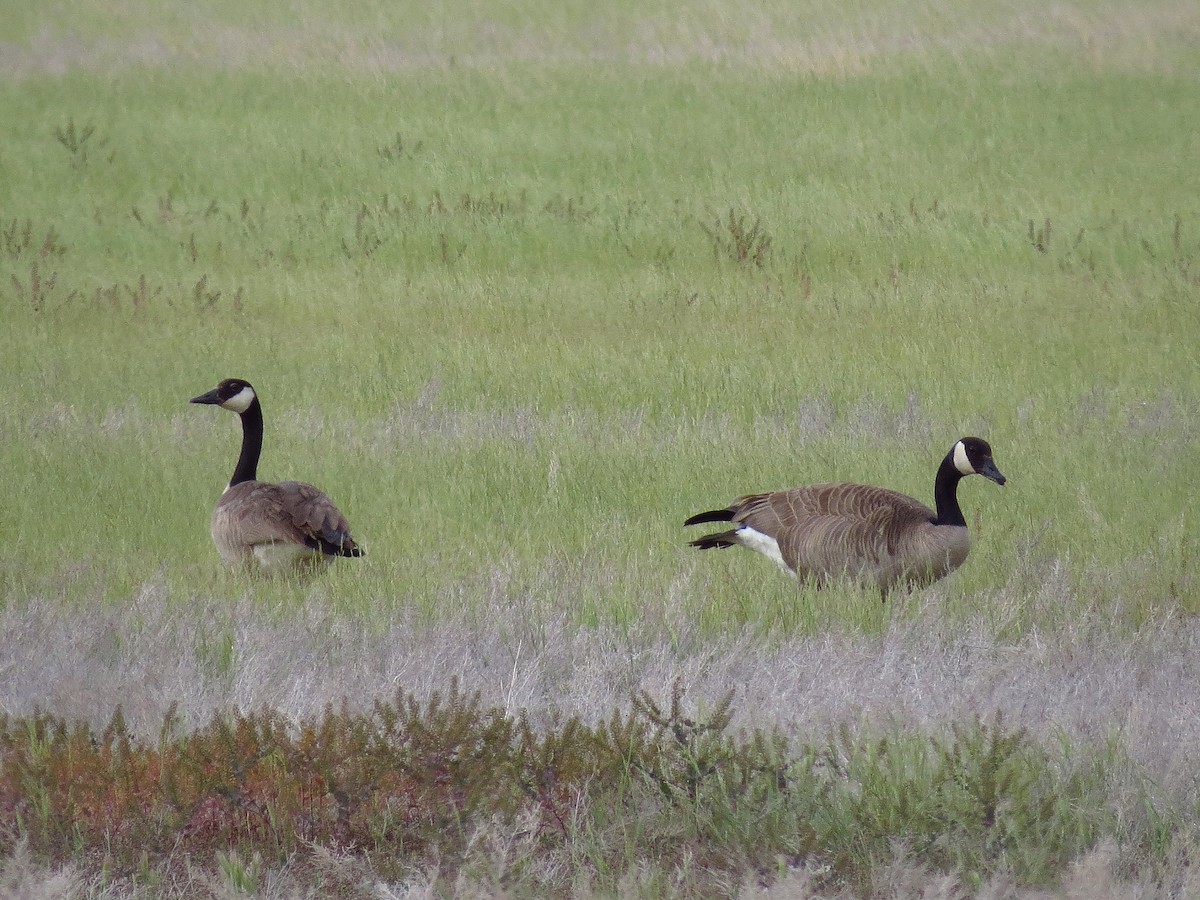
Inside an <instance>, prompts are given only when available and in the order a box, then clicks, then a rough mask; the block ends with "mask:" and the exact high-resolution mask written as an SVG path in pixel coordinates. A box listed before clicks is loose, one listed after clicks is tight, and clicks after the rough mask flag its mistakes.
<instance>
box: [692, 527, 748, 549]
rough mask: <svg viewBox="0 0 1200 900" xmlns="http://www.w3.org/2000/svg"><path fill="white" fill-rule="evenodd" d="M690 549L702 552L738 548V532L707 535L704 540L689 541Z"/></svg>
mask: <svg viewBox="0 0 1200 900" xmlns="http://www.w3.org/2000/svg"><path fill="white" fill-rule="evenodd" d="M688 546H689V547H696V548H698V549H700V550H722V549H724V548H725V547H736V546H738V539H737V531H736V530H735V531H719V532H717V533H716V534H706V535H705V536H704V537H702V538H696V540H694V541H688Z"/></svg>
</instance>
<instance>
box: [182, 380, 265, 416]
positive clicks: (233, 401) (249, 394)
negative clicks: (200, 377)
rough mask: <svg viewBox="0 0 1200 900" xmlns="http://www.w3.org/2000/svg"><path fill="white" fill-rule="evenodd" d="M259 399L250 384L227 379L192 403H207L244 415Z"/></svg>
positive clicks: (194, 398)
mask: <svg viewBox="0 0 1200 900" xmlns="http://www.w3.org/2000/svg"><path fill="white" fill-rule="evenodd" d="M257 399H258V395H257V394H255V393H254V388H253V387H251V386H250V382H248V381H243V380H242V379H241V378H226V379H225V380H224V381H222V382H221V383H220V384H218V385H217V386H216V387H215V388H213V389H212V390H211V391H209V392H208V393H207V394H201V395H200V396H199V397H193V398H192V401H191V402H192V403H207V404H210V405H213V406H219V407H221V408H222V409H228V410H230V411H232V412H235V413H238V414H239V415H240V414H241V413H244V412H245V411H246V410H248V409H249V408H250V407H251V406H253V405H254V402H255V401H256V400H257Z"/></svg>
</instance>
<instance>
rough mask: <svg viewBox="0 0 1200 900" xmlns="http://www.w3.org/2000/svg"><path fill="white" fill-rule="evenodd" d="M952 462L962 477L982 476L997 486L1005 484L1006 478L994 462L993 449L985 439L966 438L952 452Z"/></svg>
mask: <svg viewBox="0 0 1200 900" xmlns="http://www.w3.org/2000/svg"><path fill="white" fill-rule="evenodd" d="M950 461H951V462H952V463H953V464H954V468H956V469H957V470H958V471H959V474H962V475H982V476H983V477H984V478H990V479H991V480H992V481H994V482H996V484H1004V480H1005V479H1004V476H1003V475H1001V474H1000V470H999V469H997V468H996V464H995V463H994V462H993V461H992V448H991V445H990V444H988V442H987V441H985V440H984V439H983V438H977V437H965V438H963V439H962V440H960V441H958V442H957V443H956V444H955V445H954V447H953V448H951V450H950Z"/></svg>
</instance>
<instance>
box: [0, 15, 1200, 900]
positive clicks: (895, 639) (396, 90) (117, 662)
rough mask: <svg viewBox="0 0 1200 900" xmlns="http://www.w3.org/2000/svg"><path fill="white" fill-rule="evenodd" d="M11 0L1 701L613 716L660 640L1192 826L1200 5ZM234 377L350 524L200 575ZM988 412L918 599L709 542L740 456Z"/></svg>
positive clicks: (756, 706)
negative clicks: (443, 695)
mask: <svg viewBox="0 0 1200 900" xmlns="http://www.w3.org/2000/svg"><path fill="white" fill-rule="evenodd" d="M7 6H8V7H11V8H6V9H4V11H3V12H4V16H3V22H4V24H3V25H0V121H3V122H4V123H5V128H4V137H3V139H2V140H0V311H2V317H3V320H4V327H3V328H0V379H2V383H3V384H4V386H5V391H4V395H5V402H4V403H3V404H0V472H3V477H2V481H0V484H3V487H4V498H3V515H2V516H0V521H2V523H3V524H2V525H0V584H2V585H3V607H2V608H0V619H2V620H3V629H2V633H0V647H3V650H2V653H0V656H2V658H3V659H4V662H3V663H0V712H3V713H5V714H6V715H8V716H23V715H28V714H30V713H31V712H33V711H34V710H36V709H42V710H48V711H50V712H52V713H55V714H58V715H63V716H67V717H71V718H76V719H81V720H83V721H85V722H88V723H91V724H92V725H94V726H102V725H103V724H104V723H105V722H107V721H108V720H109V718H110V716H111V715H112V713H113V710H114V708H115V707H116V706H117V704H121V705H122V709H123V713H124V715H125V718H126V719H127V721H128V722H129V723H130V726H131V727H132V728H133V729H134V731H135V732H137V733H139V734H143V735H153V734H156V733H157V729H158V727H159V725H160V723H161V721H162V717H163V715H164V713H165V712H166V710H167V709H168V707H169V706H170V705H171V704H172V703H174V704H177V708H178V711H179V715H180V716H181V717H182V719H183V721H184V722H185V723H187V724H188V725H190V726H193V727H195V726H198V725H199V724H201V723H203V722H205V721H206V720H207V718H208V717H209V716H210V715H212V714H213V713H214V712H218V711H223V710H230V709H241V710H254V709H259V708H263V707H270V708H273V709H278V710H281V711H282V712H284V713H285V714H287V715H290V716H295V717H303V716H308V715H315V714H317V713H319V712H320V710H321V709H322V708H323V707H324V706H325V704H326V703H329V702H339V701H340V700H342V699H343V698H346V699H347V700H348V702H349V704H350V706H351V708H355V709H357V708H369V707H370V704H371V702H372V701H373V700H374V699H375V698H377V697H381V696H391V695H392V694H393V693H394V692H395V690H396V689H397V687H403V688H405V689H409V690H412V691H414V692H415V694H416V695H418V696H427V695H428V694H430V693H431V692H433V691H438V690H443V689H445V688H446V686H447V685H448V684H449V683H450V680H451V679H452V678H458V679H459V680H460V682H461V684H462V685H463V686H464V687H466V688H467V689H469V690H479V691H481V693H482V696H483V698H484V700H485V701H486V702H488V703H494V704H496V705H497V706H498V707H499V708H502V709H504V710H506V711H508V712H509V713H513V714H515V713H516V712H517V711H518V710H522V709H524V710H527V711H528V712H529V714H530V715H531V716H532V718H533V720H534V721H535V722H540V723H549V722H555V721H557V720H558V719H559V717H561V716H570V715H579V716H581V717H582V718H583V719H584V720H585V721H590V722H595V721H598V720H599V719H600V718H602V717H603V716H605V715H607V714H608V713H610V712H611V711H612V710H613V709H614V708H619V707H626V706H628V704H629V701H630V697H631V696H633V695H634V694H635V693H636V692H638V691H641V690H645V691H648V692H649V693H650V694H652V695H654V696H657V697H663V696H666V695H667V694H669V690H670V685H672V684H673V683H674V682H675V681H676V679H682V681H681V683H682V684H684V685H685V686H686V688H687V690H688V692H689V693H688V695H687V700H688V702H690V703H694V704H695V705H696V708H697V709H698V710H700V711H701V712H703V711H704V710H709V711H711V710H712V709H713V708H714V707H716V706H717V705H718V703H719V698H721V697H723V696H724V695H725V694H726V692H728V691H733V692H734V707H733V709H734V713H733V715H734V718H733V722H734V724H735V725H738V726H744V727H747V728H749V727H767V728H777V729H780V730H782V731H783V732H784V733H787V734H791V735H797V734H799V735H811V734H823V733H825V731H826V730H828V729H833V728H835V727H837V726H839V725H845V726H847V727H849V728H851V729H852V730H853V731H854V732H855V733H857V732H858V731H859V730H862V731H863V732H864V733H871V730H872V729H880V728H882V729H888V728H896V729H900V730H901V731H904V732H911V731H914V730H915V731H917V732H929V733H931V734H934V733H941V732H942V731H943V730H944V729H946V728H949V727H950V726H951V725H953V724H956V723H961V722H967V721H971V720H972V719H973V717H975V716H977V715H978V716H981V717H983V718H984V719H985V720H990V719H991V718H993V717H994V716H996V715H997V714H1000V715H1003V716H1006V717H1007V720H1008V721H1009V722H1010V723H1012V724H1014V725H1016V726H1019V727H1025V728H1028V729H1030V732H1031V733H1032V734H1034V735H1035V736H1037V738H1038V739H1039V740H1046V741H1048V742H1051V743H1053V742H1055V741H1062V742H1064V743H1065V744H1067V745H1070V746H1072V747H1076V746H1077V747H1080V748H1089V747H1096V746H1100V747H1106V748H1108V752H1112V753H1114V754H1116V756H1118V757H1120V758H1121V759H1127V760H1128V761H1129V762H1128V764H1129V766H1130V767H1131V769H1132V770H1136V771H1137V772H1139V773H1141V774H1139V776H1138V777H1139V778H1141V777H1145V778H1147V779H1149V782H1150V783H1153V785H1154V786H1155V787H1154V792H1155V797H1156V798H1158V800H1159V801H1161V803H1160V805H1159V806H1158V807H1156V809H1157V810H1158V812H1156V813H1155V815H1161V816H1162V817H1164V819H1165V820H1167V821H1169V823H1170V824H1171V828H1168V830H1169V831H1172V833H1175V831H1177V832H1178V835H1179V837H1178V840H1180V841H1182V842H1183V843H1184V844H1186V843H1187V842H1188V841H1192V840H1194V835H1191V834H1190V832H1189V830H1188V828H1187V827H1185V826H1186V823H1188V822H1189V821H1194V817H1195V813H1196V811H1197V810H1198V809H1200V803H1198V801H1200V789H1198V786H1197V783H1196V781H1195V776H1194V772H1195V771H1196V764H1197V763H1198V762H1200V759H1198V758H1197V755H1196V751H1195V747H1196V746H1197V739H1198V738H1200V701H1198V700H1197V699H1196V698H1197V697H1200V664H1198V663H1197V661H1196V649H1197V643H1198V642H1200V629H1198V628H1197V626H1196V623H1195V619H1194V616H1195V614H1196V613H1197V612H1198V611H1200V583H1198V582H1197V560H1196V550H1197V542H1196V538H1197V513H1196V511H1195V507H1194V497H1195V494H1196V487H1197V462H1198V461H1200V455H1198V448H1197V438H1198V433H1197V432H1198V428H1200V368H1198V366H1197V343H1198V338H1200V304H1198V303H1197V300H1198V299H1200V131H1198V130H1197V129H1196V128H1195V127H1194V123H1196V122H1200V46H1198V43H1200V13H1198V12H1197V10H1196V9H1194V8H1193V7H1192V5H1191V4H1187V3H1183V2H1173V0H1161V2H1143V3H1138V4H1120V3H1078V4H1069V3H1068V4H1057V5H1051V6H1047V5H1045V4H1038V3H1032V2H1025V0H1016V2H1012V3H1005V4H996V3H982V2H972V3H937V4H914V3H910V2H904V0H890V2H885V3H878V4H858V3H850V4H847V3H837V4H834V3H822V2H813V3H804V4H792V3H782V2H779V3H768V4H766V5H765V6H764V5H760V6H757V7H754V8H750V7H746V8H739V7H736V6H735V7H730V6H729V5H727V4H716V3H711V4H710V3H703V2H681V3H673V4H660V5H655V6H652V7H649V8H646V7H644V6H642V5H641V4H634V3H616V4H607V5H605V6H603V7H594V6H593V5H591V4H576V3H544V2H537V0H529V2H524V3H514V4H506V5H501V6H497V7H495V8H490V7H489V6H488V5H486V4H455V3H449V4H405V3H402V4H383V3H364V4H357V5H355V7H354V8H353V9H345V10H343V9H342V8H341V7H338V6H337V5H335V4H330V3H328V2H326V0H310V2H304V3H297V4H290V5H288V7H287V9H286V10H284V9H282V8H281V9H278V10H274V9H270V10H268V9H260V8H257V7H254V6H248V5H245V4H233V3H227V2H220V0H213V2H204V3H192V4H188V5H186V6H184V7H179V8H178V9H173V10H163V9H161V8H160V6H159V5H158V4H150V3H145V2H138V0H134V2H130V3H126V4H123V5H121V7H120V8H114V9H104V10H103V11H101V9H100V8H99V7H94V6H92V5H89V4H83V3H76V2H70V0H68V2H63V3H59V4H55V5H53V6H52V7H46V8H42V7H39V6H38V5H36V4H35V5H24V6H21V5H17V4H12V3H9V4H7ZM230 376H237V377H242V378H246V379H248V380H250V381H252V382H253V383H254V384H255V386H256V388H257V389H258V391H259V393H260V396H261V398H262V401H263V406H264V412H265V416H266V428H267V434H266V443H265V448H264V456H263V460H262V464H261V465H260V475H261V476H262V477H264V478H267V479H271V480H284V479H287V478H299V479H302V480H307V481H311V482H313V483H315V484H317V485H318V486H320V487H322V488H323V489H324V490H326V491H327V492H328V493H329V494H330V496H331V497H332V498H333V499H334V500H335V502H337V504H338V505H339V507H340V508H341V509H342V510H343V512H345V513H346V515H347V516H348V518H349V519H350V521H351V523H352V525H353V528H354V533H355V536H356V538H358V539H359V540H360V542H362V543H364V544H365V546H366V547H367V548H368V556H367V557H366V558H365V559H364V560H361V561H347V562H346V563H344V564H340V565H338V566H336V567H334V569H333V570H331V571H330V572H328V573H326V574H325V575H323V576H322V577H321V578H320V579H318V580H315V581H308V582H300V583H296V582H291V581H287V580H277V581H269V582H265V581H261V580H255V579H249V578H246V577H245V576H244V575H240V574H234V573H228V572H225V571H223V570H222V569H221V568H220V566H219V561H218V558H217V555H216V552H215V549H214V548H213V546H212V543H211V540H210V539H209V536H208V518H209V514H210V511H211V508H212V505H213V504H214V503H215V502H216V499H217V497H218V495H219V493H220V491H221V489H222V487H223V485H224V483H225V482H226V481H227V480H228V478H229V475H230V473H231V472H232V467H233V463H234V461H235V459H236V455H237V450H238V442H239V440H240V434H239V431H238V428H237V422H236V419H235V417H233V416H231V415H229V414H226V413H224V412H220V411H214V410H213V409H211V408H199V407H192V406H189V405H188V403H187V400H188V399H189V398H190V397H192V396H195V395H197V394H199V393H202V392H204V391H206V390H208V389H209V388H211V387H212V386H214V385H215V384H216V382H217V381H218V380H219V379H221V378H224V377H230ZM966 434H979V435H980V436H983V437H985V438H987V439H988V440H989V441H990V442H991V443H992V445H993V447H994V450H995V455H996V462H997V464H998V466H999V467H1000V469H1001V470H1002V471H1003V472H1004V473H1005V475H1006V476H1007V477H1008V479H1009V480H1008V484H1007V486H1006V487H1004V488H1002V489H1001V488H997V487H996V486H995V485H992V484H989V483H986V482H984V481H983V480H981V479H972V480H969V481H966V482H964V483H963V485H962V487H961V490H960V500H961V503H962V506H963V509H964V512H965V514H966V516H967V519H968V522H969V523H970V525H971V526H972V528H973V533H974V537H975V546H974V549H973V552H972V556H971V558H970V559H969V561H968V562H967V564H966V565H965V566H964V567H963V569H962V570H961V571H960V572H958V573H956V574H955V575H953V576H952V577H950V578H949V579H947V580H945V581H943V582H941V583H939V584H937V585H935V586H934V587H932V588H930V589H928V590H926V591H923V592H918V593H915V594H913V595H912V596H907V597H897V598H895V599H894V600H893V601H892V602H890V603H888V604H886V605H885V604H880V603H879V602H878V599H877V597H874V596H871V595H870V594H868V593H866V592H862V591H858V590H856V589H854V588H852V587H844V588H839V589H835V590H831V591H828V592H823V593H818V592H814V591H813V590H811V589H808V588H805V587H803V586H797V585H796V584H795V583H794V582H792V581H790V580H789V579H786V578H784V577H782V576H781V575H780V574H779V573H778V572H777V571H775V570H774V567H773V566H771V565H770V563H768V562H767V561H766V560H764V559H762V558H761V557H758V556H755V555H752V554H749V553H745V552H726V553H720V554H717V553H708V554H700V553H696V552H695V551H692V550H691V549H690V548H688V547H686V546H685V542H686V540H687V539H688V537H689V535H688V534H687V533H685V531H684V530H683V529H682V528H681V523H682V521H683V519H684V518H685V517H686V516H688V515H690V514H691V513H694V512H697V511H700V510H702V509H708V508H712V507H714V506H720V505H723V504H725V503H726V502H728V501H729V500H731V499H732V498H733V497H734V496H736V495H738V494H741V493H747V492H753V491H761V490H769V489H775V488H783V487H790V486H794V485H800V484H805V483H811V482H818V481H834V480H853V481H863V482H867V483H875V484H881V485H887V486H890V487H893V488H896V489H898V490H902V491H905V492H907V493H910V494H912V495H914V496H916V497H919V498H921V499H923V500H925V501H926V502H930V501H931V499H932V487H933V475H934V471H935V468H936V465H937V463H938V462H939V460H940V457H941V456H942V455H943V454H944V453H945V452H946V450H947V449H948V448H949V447H950V445H951V444H952V443H953V441H954V440H955V439H957V438H958V437H960V436H963V435H966ZM1114 748H1115V749H1114ZM1080 752H1081V753H1083V752H1084V750H1083V749H1081V750H1080ZM1117 793H1119V792H1117ZM1114 802H1115V801H1114ZM1133 806H1134V807H1136V806H1137V804H1136V803H1134V804H1133ZM1131 808H1133V807H1131ZM1130 815H1134V814H1133V813H1130ZM1134 818H1136V815H1134ZM1173 829H1174V830H1173ZM1117 837H1118V838H1119V835H1117ZM1095 843H1099V841H1097V842H1095ZM1118 843H1119V842H1118ZM1115 858H1119V859H1126V864H1125V867H1124V868H1122V867H1121V864H1120V863H1119V862H1114V863H1113V865H1112V866H1108V864H1107V862H1105V866H1104V867H1102V868H1104V871H1105V873H1108V874H1115V876H1121V877H1128V878H1134V879H1136V878H1139V877H1142V875H1143V873H1142V870H1141V869H1138V868H1137V866H1136V865H1134V864H1133V863H1129V862H1128V860H1127V858H1125V857H1120V855H1119V854H1117V857H1115ZM1103 859H1104V860H1108V859H1109V857H1107V856H1105V857H1103ZM1180 865H1181V868H1179V869H1176V870H1175V871H1176V873H1178V872H1179V871H1184V870H1186V866H1184V865H1183V864H1180ZM1110 870H1111V872H1110ZM1064 871H1065V869H1064ZM1089 871H1091V870H1089ZM618 874H619V873H618ZM1180 877H1182V876H1180ZM1189 877H1190V876H1189ZM785 880H786V879H785ZM599 883H600V884H604V883H605V882H604V880H603V878H600V879H599ZM615 883H616V882H615V881H614V882H613V884H615ZM1189 883H1190V882H1189ZM879 884H882V882H879V883H877V884H876V887H879ZM611 886H612V885H610V887H611ZM626 886H627V887H628V885H626ZM793 886H795V885H793ZM685 887H686V885H685ZM1147 889H1149V888H1147ZM797 890H799V888H797ZM668 892H669V891H668Z"/></svg>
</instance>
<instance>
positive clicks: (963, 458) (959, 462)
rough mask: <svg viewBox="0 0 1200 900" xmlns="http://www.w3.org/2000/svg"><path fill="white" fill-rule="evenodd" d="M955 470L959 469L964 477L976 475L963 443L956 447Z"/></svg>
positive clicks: (960, 442)
mask: <svg viewBox="0 0 1200 900" xmlns="http://www.w3.org/2000/svg"><path fill="white" fill-rule="evenodd" d="M954 468H956V469H958V471H960V472H962V474H964V475H974V474H975V467H974V466H973V465H971V461H970V460H969V459H967V448H966V447H965V446H963V442H962V441H959V442H958V443H957V444H955V445H954Z"/></svg>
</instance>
